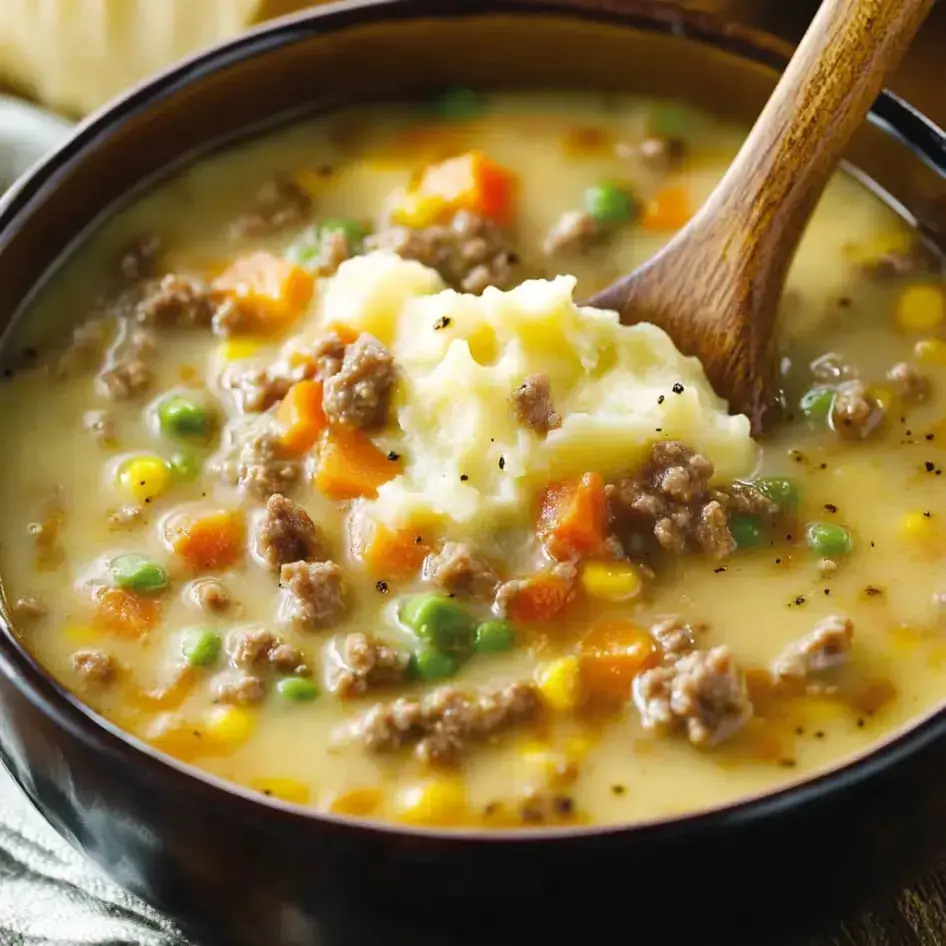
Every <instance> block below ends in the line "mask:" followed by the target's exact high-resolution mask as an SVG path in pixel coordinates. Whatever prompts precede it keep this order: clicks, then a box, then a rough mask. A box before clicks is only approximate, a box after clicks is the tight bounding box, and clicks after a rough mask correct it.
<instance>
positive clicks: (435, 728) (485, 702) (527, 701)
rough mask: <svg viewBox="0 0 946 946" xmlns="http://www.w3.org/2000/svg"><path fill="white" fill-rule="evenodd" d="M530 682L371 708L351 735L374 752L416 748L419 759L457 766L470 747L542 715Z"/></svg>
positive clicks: (446, 691) (447, 691)
mask: <svg viewBox="0 0 946 946" xmlns="http://www.w3.org/2000/svg"><path fill="white" fill-rule="evenodd" d="M539 711H540V701H539V696H538V692H537V690H536V688H535V686H534V685H533V684H532V683H527V682H519V683H510V684H507V685H506V686H504V687H501V688H499V689H494V690H481V691H477V692H472V693H470V692H463V691H461V690H458V689H457V688H455V687H452V686H445V687H439V688H438V689H436V690H434V691H432V692H431V693H427V694H424V695H423V696H420V697H416V698H415V697H401V698H400V699H397V700H394V702H392V703H379V704H377V705H376V706H373V707H372V708H371V709H370V710H368V712H367V713H365V715H364V716H363V717H362V718H361V720H359V721H358V722H357V723H356V724H355V726H354V728H353V730H352V733H353V735H354V737H355V738H356V739H359V740H361V741H362V742H364V744H365V746H366V747H367V748H368V749H370V750H372V751H373V752H395V751H397V750H398V749H400V748H401V747H403V746H405V745H413V746H414V751H415V754H416V755H417V757H418V758H419V759H421V760H422V761H424V762H427V763H433V764H444V765H448V764H452V763H455V762H457V761H458V759H459V758H460V757H461V756H462V755H463V753H464V752H465V751H466V749H467V748H468V746H469V745H470V744H471V743H475V742H484V741H487V740H489V739H491V738H493V737H495V736H496V735H497V734H498V733H499V732H501V731H502V730H503V729H506V728H508V727H509V726H512V725H514V724H518V723H525V722H530V721H533V720H534V719H535V718H536V717H537V716H538V714H539Z"/></svg>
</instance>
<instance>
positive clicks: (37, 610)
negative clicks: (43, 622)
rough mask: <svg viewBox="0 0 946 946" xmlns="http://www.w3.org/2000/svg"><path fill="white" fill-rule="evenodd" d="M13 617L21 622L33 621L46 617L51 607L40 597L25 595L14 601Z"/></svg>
mask: <svg viewBox="0 0 946 946" xmlns="http://www.w3.org/2000/svg"><path fill="white" fill-rule="evenodd" d="M12 610H13V619H14V620H15V621H17V622H19V623H22V624H25V623H32V622H33V621H38V620H39V619H40V618H44V617H46V615H47V614H48V613H49V608H47V607H46V605H45V604H43V602H42V601H40V600H39V598H34V597H33V596H32V595H23V596H22V597H20V598H17V599H16V601H14V602H13V609H12Z"/></svg>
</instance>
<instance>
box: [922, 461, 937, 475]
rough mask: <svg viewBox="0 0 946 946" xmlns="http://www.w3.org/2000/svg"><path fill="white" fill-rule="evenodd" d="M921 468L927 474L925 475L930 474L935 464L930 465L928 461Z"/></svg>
mask: <svg viewBox="0 0 946 946" xmlns="http://www.w3.org/2000/svg"><path fill="white" fill-rule="evenodd" d="M923 466H925V467H926V472H927V473H932V472H933V470H935V469H936V464H935V463H931V462H930V461H929V460H927V461H926V463H924V464H923Z"/></svg>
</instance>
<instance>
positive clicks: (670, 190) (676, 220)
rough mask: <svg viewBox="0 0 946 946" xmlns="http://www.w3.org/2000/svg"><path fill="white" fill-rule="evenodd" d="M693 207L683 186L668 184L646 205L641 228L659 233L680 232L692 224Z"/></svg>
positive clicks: (688, 193)
mask: <svg viewBox="0 0 946 946" xmlns="http://www.w3.org/2000/svg"><path fill="white" fill-rule="evenodd" d="M692 216H693V206H692V202H691V200H690V192H689V191H688V190H687V188H686V187H684V186H683V185H682V184H667V185H666V186H665V187H662V188H661V189H660V190H659V191H657V193H656V194H654V196H653V197H652V198H651V199H650V200H648V201H647V202H646V203H645V204H644V212H643V214H642V215H641V227H642V228H643V229H644V230H652V231H654V232H657V233H668V232H673V231H675V230H679V229H680V228H681V227H683V226H685V225H686V224H687V223H689V222H690V217H692Z"/></svg>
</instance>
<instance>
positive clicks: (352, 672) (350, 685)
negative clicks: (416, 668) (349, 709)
mask: <svg viewBox="0 0 946 946" xmlns="http://www.w3.org/2000/svg"><path fill="white" fill-rule="evenodd" d="M330 654H331V660H332V664H333V666H332V668H331V669H330V671H329V674H328V682H329V689H331V690H332V692H333V693H335V694H337V695H338V696H339V697H340V698H341V699H343V700H348V699H352V698H353V697H357V696H361V695H363V694H364V693H365V692H366V691H368V690H369V689H373V688H374V687H382V686H389V685H391V684H394V683H400V682H401V681H403V680H404V678H405V675H406V673H407V664H408V658H407V655H406V654H404V653H402V652H401V651H399V650H398V649H397V648H395V647H391V646H390V644H385V643H384V642H383V641H380V640H378V639H377V638H375V637H372V636H371V635H369V634H362V633H359V632H356V633H352V634H348V635H346V636H345V638H344V640H343V641H341V643H340V644H336V645H335V646H334V647H333V648H332V650H331V652H330Z"/></svg>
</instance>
